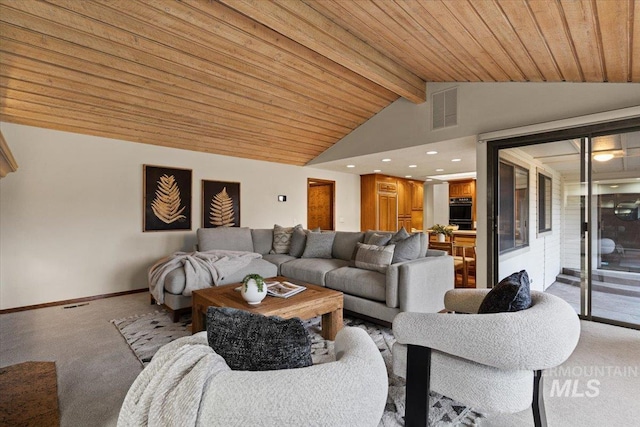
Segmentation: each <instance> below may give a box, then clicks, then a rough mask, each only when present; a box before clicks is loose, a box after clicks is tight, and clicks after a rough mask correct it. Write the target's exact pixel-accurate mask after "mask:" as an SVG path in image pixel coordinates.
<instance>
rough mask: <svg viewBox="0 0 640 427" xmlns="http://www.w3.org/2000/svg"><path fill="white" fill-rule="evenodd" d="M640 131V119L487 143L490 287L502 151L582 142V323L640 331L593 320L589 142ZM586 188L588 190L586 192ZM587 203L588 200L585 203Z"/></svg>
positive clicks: (490, 283) (494, 278)
mask: <svg viewBox="0 0 640 427" xmlns="http://www.w3.org/2000/svg"><path fill="white" fill-rule="evenodd" d="M637 130H640V118H639V117H635V118H628V119H623V120H612V121H609V122H605V123H597V124H591V125H583V126H577V127H573V128H567V129H562V130H555V131H548V132H541V133H535V134H529V135H523V136H516V137H510V138H503V139H488V140H487V141H486V144H487V159H486V161H487V206H486V207H487V228H486V229H487V247H486V254H487V284H488V287H489V288H491V287H493V284H497V283H498V281H499V271H498V263H499V253H498V212H499V211H498V196H499V192H498V181H499V180H498V168H499V165H500V150H504V149H508V148H518V147H524V146H527V145H534V144H542V143H549V142H554V141H563V140H568V139H580V141H581V154H582V156H583V157H582V158H581V167H580V178H581V179H580V180H581V185H582V186H583V190H586V191H583V192H582V194H583V196H582V200H583V209H581V222H582V230H581V233H582V237H583V238H584V239H585V253H582V254H581V261H580V263H581V269H582V272H581V277H580V313H578V315H579V316H580V318H581V319H585V320H593V321H597V322H601V323H608V324H613V325H617V326H624V327H629V328H634V329H640V325H635V324H629V323H625V322H620V321H616V320H612V319H607V318H600V317H596V316H593V315H592V313H591V303H592V298H591V297H592V295H591V289H592V286H591V284H592V265H591V264H592V262H591V260H592V258H591V256H592V251H593V249H592V246H593V245H592V244H591V242H592V236H593V232H594V230H593V225H594V221H591V220H590V216H591V214H592V212H593V210H592V206H593V194H592V179H591V178H592V176H591V175H592V169H591V144H590V143H589V141H590V140H591V139H592V138H594V137H597V136H603V135H609V134H612V133H625V132H630V131H637ZM585 187H586V188H585ZM585 199H586V200H585Z"/></svg>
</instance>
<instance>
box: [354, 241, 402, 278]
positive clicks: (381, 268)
mask: <svg viewBox="0 0 640 427" xmlns="http://www.w3.org/2000/svg"><path fill="white" fill-rule="evenodd" d="M357 246H358V251H357V252H356V267H358V268H363V269H365V270H373V271H378V272H380V273H386V271H387V267H389V264H391V260H392V259H393V250H394V248H395V245H387V246H377V245H366V244H364V243H358V244H357Z"/></svg>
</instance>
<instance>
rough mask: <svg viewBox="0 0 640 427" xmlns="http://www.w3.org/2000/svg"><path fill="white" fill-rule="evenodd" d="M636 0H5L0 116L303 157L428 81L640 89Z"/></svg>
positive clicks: (293, 159)
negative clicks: (635, 85) (580, 84)
mask: <svg viewBox="0 0 640 427" xmlns="http://www.w3.org/2000/svg"><path fill="white" fill-rule="evenodd" d="M639 49H640V0H583V1H580V0H548V1H542V0H541V1H525V0H519V1H516V0H492V1H489V0H487V1H475V0H466V1H465V0H457V1H413V0H406V1H403V0H396V1H392V0H371V1H365V0H361V1H346V0H305V1H293V0H281V1H267V0H220V1H172V0H139V1H138V0H94V1H78V0H51V1H36V0H0V97H1V99H0V101H1V102H0V120H2V121H5V122H13V123H20V124H26V125H31V126H39V127H44V128H51V129H58V130H64V131H70V132H77V133H82V134H89V135H98V136H104V137H109V138H116V139H122V140H127V141H133V142H141V143H148V144H156V145H162V146H169V147H177V148H183V149H188V150H197V151H204V152H209V153H217V154H223V155H230V156H237V157H244V158H251V159H262V160H267V161H273V162H279V163H286V164H294V165H303V164H305V163H307V162H308V161H309V160H311V159H313V158H314V157H316V156H317V155H319V154H320V153H322V152H323V151H324V150H326V149H327V148H329V147H330V146H331V145H333V144H334V143H336V142H337V141H338V140H340V139H341V138H342V137H344V136H345V135H347V134H348V133H349V132H351V131H352V130H353V129H355V128H356V127H358V126H359V125H361V124H362V123H364V122H365V121H366V120H368V119H369V118H370V117H372V116H373V115H375V114H376V113H377V112H379V111H380V110H381V109H382V108H384V107H386V106H387V105H389V104H390V103H392V102H393V101H395V100H396V99H398V97H404V98H406V99H408V100H410V101H412V102H416V103H420V102H424V101H425V83H426V82H453V81H458V82H510V81H514V82H539V81H548V82H560V81H569V82H640V55H639V52H640V51H639Z"/></svg>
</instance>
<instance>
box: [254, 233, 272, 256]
mask: <svg viewBox="0 0 640 427" xmlns="http://www.w3.org/2000/svg"><path fill="white" fill-rule="evenodd" d="M251 238H252V239H253V251H254V252H256V253H259V254H261V255H265V254H268V253H269V251H270V250H271V247H272V245H273V228H252V229H251Z"/></svg>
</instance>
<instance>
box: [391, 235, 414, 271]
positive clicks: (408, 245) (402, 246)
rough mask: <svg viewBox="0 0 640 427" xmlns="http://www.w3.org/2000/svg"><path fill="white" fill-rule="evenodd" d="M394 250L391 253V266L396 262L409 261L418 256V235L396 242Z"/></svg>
mask: <svg viewBox="0 0 640 427" xmlns="http://www.w3.org/2000/svg"><path fill="white" fill-rule="evenodd" d="M395 245H396V249H395V250H394V251H393V261H391V263H392V264H395V263H396V262H403V261H411V260H413V259H417V258H418V257H419V256H420V234H418V233H416V234H412V235H411V236H409V237H407V238H406V239H403V240H400V241H398V242H396V244H395Z"/></svg>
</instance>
